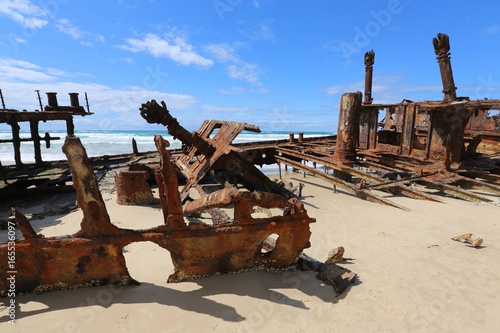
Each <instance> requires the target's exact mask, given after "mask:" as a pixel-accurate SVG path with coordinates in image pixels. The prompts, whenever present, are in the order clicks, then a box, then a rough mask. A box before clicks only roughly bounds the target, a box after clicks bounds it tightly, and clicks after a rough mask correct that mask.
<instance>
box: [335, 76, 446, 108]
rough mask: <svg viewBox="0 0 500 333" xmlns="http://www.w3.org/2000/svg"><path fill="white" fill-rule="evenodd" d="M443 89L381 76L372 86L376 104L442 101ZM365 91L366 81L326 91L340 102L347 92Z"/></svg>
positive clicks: (399, 78)
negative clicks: (410, 83)
mask: <svg viewBox="0 0 500 333" xmlns="http://www.w3.org/2000/svg"><path fill="white" fill-rule="evenodd" d="M441 90H442V87H441V86H439V85H425V86H414V85H407V84H405V83H404V80H403V78H402V77H399V76H389V75H388V76H380V77H377V79H376V82H374V83H373V86H372V97H373V100H374V103H381V104H384V103H399V102H401V101H402V100H403V99H411V100H415V101H418V100H424V99H440V98H442V96H441V95H440V94H441ZM356 91H361V92H363V91H364V81H362V80H360V81H354V82H349V83H346V84H340V85H333V86H330V87H328V88H327V89H326V94H327V95H328V96H333V97H336V101H339V100H340V97H341V96H342V94H344V93H347V92H356Z"/></svg>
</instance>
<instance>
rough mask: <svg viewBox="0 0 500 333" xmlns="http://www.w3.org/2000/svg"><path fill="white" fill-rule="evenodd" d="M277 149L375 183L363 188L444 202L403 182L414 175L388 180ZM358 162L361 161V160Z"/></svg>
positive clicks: (363, 180)
mask: <svg viewBox="0 0 500 333" xmlns="http://www.w3.org/2000/svg"><path fill="white" fill-rule="evenodd" d="M277 151H278V153H281V154H282V155H289V156H294V157H297V158H300V159H305V160H308V161H311V162H315V163H320V164H322V165H324V166H325V167H328V168H331V169H334V170H337V171H340V172H342V173H345V174H349V175H351V176H355V177H359V178H360V179H361V182H370V183H374V185H365V186H363V188H362V189H380V190H384V189H387V190H390V191H391V192H396V193H399V194H402V195H405V196H407V197H410V198H414V199H422V200H429V201H434V202H443V201H442V200H440V199H439V198H437V197H435V196H433V195H430V194H427V193H424V192H422V191H419V190H416V189H412V188H409V187H408V186H406V185H404V184H403V183H408V182H410V181H411V180H412V177H409V178H407V179H405V180H401V181H396V182H394V181H392V182H388V181H387V179H384V178H381V177H379V176H376V175H374V174H370V173H366V172H363V171H361V170H358V169H355V168H353V167H350V166H347V165H345V164H342V163H339V164H337V163H335V162H334V161H332V160H331V159H330V160H329V159H326V158H322V157H316V156H314V155H311V154H307V153H299V152H295V151H293V150H291V149H286V148H278V150H277ZM357 163H359V161H358V162H357Z"/></svg>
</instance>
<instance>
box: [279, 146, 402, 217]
mask: <svg viewBox="0 0 500 333" xmlns="http://www.w3.org/2000/svg"><path fill="white" fill-rule="evenodd" d="M276 161H277V162H278V163H283V164H286V165H290V166H293V167H294V168H296V169H299V170H302V171H305V172H309V173H311V174H313V175H315V176H316V177H318V178H321V179H323V180H326V181H327V182H330V183H332V184H333V185H335V186H340V187H341V188H343V189H345V190H347V192H349V193H351V194H354V195H356V196H358V197H359V198H361V199H364V200H368V201H371V202H375V203H380V204H384V205H387V206H392V207H395V208H399V209H402V210H405V211H408V210H409V209H408V208H406V207H404V206H401V205H399V204H397V203H395V202H393V201H391V200H388V199H384V198H382V197H380V196H378V195H376V194H374V193H370V192H369V191H367V190H362V189H359V188H357V187H356V185H354V184H352V183H350V182H348V181H345V180H343V179H339V178H337V177H334V176H332V175H329V174H326V173H324V172H321V171H319V170H316V169H313V168H311V167H309V166H307V165H304V164H301V163H299V162H296V161H292V160H290V159H287V158H284V157H281V156H276Z"/></svg>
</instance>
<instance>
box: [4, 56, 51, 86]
mask: <svg viewBox="0 0 500 333" xmlns="http://www.w3.org/2000/svg"><path fill="white" fill-rule="evenodd" d="M0 78H1V79H2V80H7V81H10V82H19V81H23V82H51V81H53V80H54V79H55V77H54V76H53V75H52V74H50V73H47V72H45V71H44V70H43V69H42V68H41V67H40V66H37V65H35V64H32V63H29V62H27V61H22V60H17V59H12V58H0Z"/></svg>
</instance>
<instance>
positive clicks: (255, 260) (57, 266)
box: [0, 101, 315, 296]
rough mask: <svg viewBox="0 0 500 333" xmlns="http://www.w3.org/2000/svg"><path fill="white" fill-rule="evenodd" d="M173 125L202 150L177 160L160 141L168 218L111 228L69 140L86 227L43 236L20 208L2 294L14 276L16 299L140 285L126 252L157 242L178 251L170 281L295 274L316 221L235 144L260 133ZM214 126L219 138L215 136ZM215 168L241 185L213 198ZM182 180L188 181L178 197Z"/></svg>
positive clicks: (81, 154) (79, 152)
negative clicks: (210, 186)
mask: <svg viewBox="0 0 500 333" xmlns="http://www.w3.org/2000/svg"><path fill="white" fill-rule="evenodd" d="M162 104H163V106H160V105H158V104H157V103H156V102H154V101H152V102H148V103H147V104H145V105H147V107H145V105H143V108H142V109H141V111H142V113H143V114H146V113H147V114H149V115H150V117H153V114H156V116H161V119H162V120H163V121H165V120H166V119H168V118H169V114H168V110H167V109H166V106H165V104H164V103H162ZM170 118H171V117H170ZM172 119H173V120H175V118H172ZM172 119H170V123H169V124H170V126H172V124H174V125H173V128H175V130H176V131H178V132H175V133H177V134H178V135H177V137H179V138H183V140H184V141H185V143H191V144H193V143H195V145H193V146H191V147H190V148H189V149H186V151H185V153H184V154H183V155H182V156H181V157H180V158H177V159H175V160H174V159H172V156H171V154H170V151H169V150H167V147H168V146H169V143H168V141H166V140H164V139H163V138H162V137H161V136H159V135H157V136H155V143H156V146H157V149H158V152H159V155H160V168H159V169H158V170H157V171H156V180H157V183H158V188H159V195H160V202H161V205H162V209H163V221H159V225H158V226H157V227H154V228H151V229H147V230H130V229H121V228H119V227H117V226H115V225H114V224H113V223H111V219H110V217H109V215H108V213H107V210H106V205H105V203H104V200H103V198H102V195H101V192H100V191H99V187H98V183H97V179H96V176H95V174H94V172H93V168H92V165H91V163H90V161H89V158H88V156H87V154H86V151H85V148H84V147H83V145H82V144H81V142H80V140H79V139H78V138H77V137H75V136H68V137H67V138H66V142H65V144H64V147H63V151H64V153H65V154H66V156H67V158H68V164H69V166H70V168H71V173H72V178H73V186H74V188H75V190H76V192H77V201H78V205H79V207H80V208H81V210H82V212H83V219H82V222H81V230H80V231H78V232H77V233H75V234H74V235H71V236H64V237H51V238H44V237H43V236H42V235H38V234H36V232H35V231H34V230H33V228H32V226H31V225H30V223H29V221H28V219H27V218H26V217H25V216H24V215H23V214H22V213H21V212H19V211H17V210H15V209H13V214H14V216H15V218H16V224H17V228H18V229H19V230H20V231H21V233H22V234H23V237H24V238H23V239H20V240H12V241H11V242H8V243H4V244H0V255H1V256H2V258H8V253H9V252H12V251H15V256H16V261H15V267H11V269H9V270H1V271H0V296H5V295H6V294H7V293H8V292H10V291H9V288H10V285H9V283H10V282H9V280H8V279H7V278H8V277H10V276H11V275H14V276H15V279H16V283H15V292H16V293H19V292H33V291H34V292H43V291H49V290H55V289H72V288H78V287H86V286H96V285H104V284H122V285H128V284H137V283H138V282H137V281H135V280H134V279H133V278H132V277H131V276H130V274H129V273H128V270H127V267H126V263H125V258H124V256H123V248H124V247H125V246H127V245H128V244H131V243H133V242H140V241H151V242H154V243H156V244H158V245H159V246H161V247H163V248H165V249H167V250H168V251H169V252H170V254H171V259H172V261H173V265H174V272H173V274H172V275H171V276H170V277H169V278H168V282H179V281H184V280H189V279H193V278H198V277H203V276H210V275H217V274H223V273H230V272H239V271H248V270H281V269H287V268H290V267H296V265H297V263H298V261H299V258H300V256H301V254H302V250H303V249H304V248H307V247H309V246H310V244H309V237H310V235H311V232H310V230H309V224H310V223H312V222H315V219H313V218H311V217H309V216H308V215H307V212H306V210H305V209H304V206H303V205H302V204H301V203H300V201H299V200H298V199H296V198H295V197H294V196H293V194H292V193H291V192H289V191H288V190H286V189H285V188H284V187H282V186H279V185H278V184H276V183H274V182H272V181H271V180H269V179H268V178H267V177H266V176H265V175H263V174H262V173H261V172H260V171H259V170H258V169H256V168H255V167H254V165H253V164H252V162H251V160H250V159H249V158H248V157H247V156H245V154H244V152H243V151H241V150H239V149H237V148H234V147H233V146H232V145H231V141H232V140H233V139H234V137H235V136H236V135H237V134H238V133H239V132H240V131H241V130H243V129H249V128H250V129H252V128H253V129H254V130H258V128H256V127H252V126H251V125H248V124H242V123H231V122H217V123H208V125H209V127H208V128H211V129H210V130H209V131H207V132H202V135H200V134H198V133H196V132H194V133H189V132H187V131H186V130H184V129H183V128H182V127H181V126H180V125H178V123H176V122H172ZM210 126H211V127H210ZM216 127H218V128H219V132H218V134H217V135H215V137H214V139H208V135H209V134H210V132H211V131H212V130H213V129H214V128H216ZM169 130H172V128H169ZM228 133H230V134H228ZM195 147H196V148H195ZM214 170H219V171H221V170H226V173H225V174H226V175H227V176H228V177H229V178H231V179H232V180H233V181H234V182H235V183H234V186H229V187H225V188H224V187H223V186H221V189H219V190H217V191H215V192H211V193H206V192H205V190H204V189H203V186H201V185H200V184H199V181H200V180H201V179H203V178H204V176H205V175H206V174H207V173H209V172H211V171H214ZM179 173H180V174H182V175H183V176H184V177H185V178H186V179H187V183H186V185H185V186H184V188H183V189H182V190H181V191H180V192H179V184H178V174H179ZM240 182H241V183H244V184H248V187H244V186H241V183H240ZM191 189H196V190H198V193H199V195H198V198H196V199H193V198H191V196H190V193H191ZM270 191H272V192H270ZM257 207H259V208H260V209H261V210H264V211H266V212H267V213H268V214H267V215H266V217H254V215H255V214H254V212H255V210H256V209H257ZM258 210H259V209H257V211H258ZM271 211H272V212H273V213H275V215H273V214H271ZM203 212H206V213H208V214H210V215H211V219H209V220H211V223H206V222H203V220H202V219H201V218H197V217H201V215H200V214H202V213H203ZM13 249H14V250H13ZM165 259H166V260H168V258H165Z"/></svg>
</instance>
